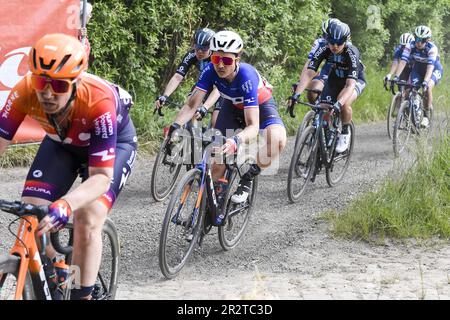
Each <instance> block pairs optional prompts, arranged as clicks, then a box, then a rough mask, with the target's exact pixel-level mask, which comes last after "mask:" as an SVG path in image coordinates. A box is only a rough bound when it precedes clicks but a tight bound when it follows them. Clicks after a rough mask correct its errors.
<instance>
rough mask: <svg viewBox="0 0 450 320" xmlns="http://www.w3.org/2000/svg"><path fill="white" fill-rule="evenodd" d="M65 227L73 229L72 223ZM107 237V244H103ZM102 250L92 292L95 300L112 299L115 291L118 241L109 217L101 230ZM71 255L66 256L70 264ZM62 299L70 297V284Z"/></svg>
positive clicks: (118, 254)
mask: <svg viewBox="0 0 450 320" xmlns="http://www.w3.org/2000/svg"><path fill="white" fill-rule="evenodd" d="M65 229H68V230H73V224H72V223H68V224H67V225H66V227H65ZM103 236H106V237H107V241H108V244H105V239H104V238H103ZM102 238H103V250H102V261H101V264H100V268H99V272H98V275H97V280H96V283H95V285H94V292H93V294H92V296H93V299H95V300H114V299H115V297H116V292H117V285H118V276H119V260H120V259H119V257H120V241H119V235H118V233H117V229H116V226H115V224H114V222H113V221H112V220H111V219H110V218H106V221H105V223H104V225H103V230H102ZM70 262H71V255H69V256H68V258H66V263H68V264H70ZM63 296H64V299H65V300H67V299H70V286H67V287H66V289H65V290H64V293H63Z"/></svg>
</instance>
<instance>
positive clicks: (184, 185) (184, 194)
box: [158, 168, 204, 279]
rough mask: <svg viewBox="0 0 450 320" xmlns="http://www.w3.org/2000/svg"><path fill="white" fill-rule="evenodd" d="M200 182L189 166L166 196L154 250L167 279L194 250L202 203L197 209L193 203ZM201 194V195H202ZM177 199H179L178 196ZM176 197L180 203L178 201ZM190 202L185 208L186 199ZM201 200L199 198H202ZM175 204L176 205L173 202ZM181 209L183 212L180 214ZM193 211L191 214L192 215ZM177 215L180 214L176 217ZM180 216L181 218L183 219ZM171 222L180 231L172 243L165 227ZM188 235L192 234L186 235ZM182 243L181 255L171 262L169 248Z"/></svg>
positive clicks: (167, 228) (200, 222)
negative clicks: (157, 243) (168, 199)
mask: <svg viewBox="0 0 450 320" xmlns="http://www.w3.org/2000/svg"><path fill="white" fill-rule="evenodd" d="M194 184H197V185H198V190H196V191H194V192H196V193H197V194H196V195H195V194H194V197H192V199H191V198H190V194H191V193H192V191H193V185H194ZM200 186H201V171H200V170H199V169H197V168H194V169H191V170H189V171H188V172H187V173H186V174H185V175H184V176H183V178H182V179H181V180H180V182H179V183H178V186H177V187H176V189H175V190H176V191H175V192H174V193H172V196H171V198H170V202H169V205H168V206H167V209H166V214H165V217H164V221H163V223H162V230H161V234H160V238H159V250H158V258H159V267H160V269H161V272H162V274H163V275H164V277H166V278H167V279H172V278H174V277H176V276H177V275H178V273H179V272H180V271H181V270H182V269H183V267H184V265H185V264H186V262H187V260H188V259H189V256H190V255H191V253H192V251H193V250H194V247H195V245H196V244H197V241H198V237H199V236H200V233H201V231H202V227H203V225H202V223H203V219H204V210H202V206H200V207H199V208H198V209H199V210H198V211H197V210H196V208H195V207H196V203H197V201H198V196H199V193H200ZM202 196H203V195H202ZM180 199H181V200H180ZM179 200H180V203H178V201H179ZM191 200H192V202H193V204H194V206H193V207H192V208H191V209H190V210H189V204H190V202H191ZM202 202H203V201H202ZM177 204H178V206H177ZM175 208H176V209H178V210H179V211H178V212H175V215H174V214H173V213H174V209H175ZM186 208H188V209H187V210H186V212H187V213H185V212H183V209H186ZM183 213H184V214H183ZM193 214H194V216H193ZM180 217H181V218H180ZM175 218H176V221H174V219H175ZM183 218H184V220H183ZM171 226H175V227H179V229H178V231H180V230H181V231H182V232H181V238H180V239H181V240H180V241H178V243H177V241H176V240H175V245H172V244H171V243H170V242H169V241H171V240H174V239H171V238H174V236H173V235H172V234H170V235H169V233H172V231H170V230H169V227H171ZM191 236H192V238H190V237H191ZM186 243H187V245H185V246H183V247H184V248H183V249H182V250H181V251H182V255H181V257H179V259H175V264H174V265H172V262H173V257H171V251H172V248H175V249H177V248H176V247H178V245H179V244H186Z"/></svg>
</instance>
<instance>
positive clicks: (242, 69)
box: [196, 63, 272, 109]
mask: <svg viewBox="0 0 450 320" xmlns="http://www.w3.org/2000/svg"><path fill="white" fill-rule="evenodd" d="M213 86H216V88H217V89H218V90H219V92H220V95H221V96H222V97H223V98H224V99H227V100H230V101H231V102H232V103H233V105H234V106H235V107H236V108H238V109H245V108H252V107H259V105H261V104H263V103H264V102H266V101H268V100H269V99H270V98H271V97H272V88H271V86H270V84H269V83H268V82H267V81H266V80H265V79H263V78H262V77H261V75H260V74H259V72H258V71H257V70H256V69H255V68H254V67H253V66H251V65H249V64H247V63H240V65H239V70H238V73H237V75H236V77H235V78H234V80H233V81H232V82H231V83H230V82H228V81H227V80H225V79H222V78H220V77H219V76H218V75H217V73H216V70H215V69H214V65H213V64H212V63H209V64H208V65H207V66H206V67H205V69H204V70H203V72H202V74H201V75H200V78H199V79H198V82H197V84H196V88H198V89H199V90H202V91H205V92H209V91H210V90H211V89H212V88H213Z"/></svg>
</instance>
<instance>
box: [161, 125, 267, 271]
mask: <svg viewBox="0 0 450 320" xmlns="http://www.w3.org/2000/svg"><path fill="white" fill-rule="evenodd" d="M214 137H215V138H214ZM197 139H199V140H200V141H201V144H202V150H203V152H202V160H201V162H200V163H199V164H197V165H196V166H195V168H192V169H191V170H189V171H188V172H187V173H186V174H185V175H184V176H183V178H182V179H181V180H180V182H179V183H178V185H177V188H176V190H175V192H174V193H173V194H172V197H171V199H170V203H169V205H168V206H167V210H166V214H165V217H164V221H163V224H162V230H161V235H160V241H159V254H158V255H159V266H160V268H161V272H162V273H163V275H164V276H165V277H166V278H168V279H171V278H174V277H175V276H177V275H178V273H179V272H180V271H181V270H182V268H183V267H184V265H185V264H186V262H187V260H188V258H189V256H190V255H191V253H192V252H193V250H194V248H196V247H197V246H201V244H202V241H203V238H204V236H205V235H206V234H207V233H208V232H209V231H210V230H211V228H212V227H213V226H216V227H218V228H219V230H218V236H219V242H220V245H221V246H222V248H223V249H224V250H231V249H233V248H235V247H236V246H237V245H238V244H239V242H240V241H241V239H242V237H243V235H244V233H245V231H246V229H247V226H248V224H249V221H250V217H251V213H252V211H253V207H254V204H255V200H256V191H257V186H258V178H257V177H255V178H254V180H253V183H252V188H251V191H250V192H249V197H248V199H247V200H246V201H245V202H243V203H240V204H236V203H234V202H232V201H231V196H232V195H233V194H234V193H235V191H236V189H237V187H238V184H239V180H240V178H241V177H242V175H243V174H244V173H246V172H247V170H248V169H249V167H250V165H251V164H250V158H247V159H246V160H245V161H243V163H242V164H241V165H239V164H238V162H237V161H225V163H226V171H225V175H224V179H222V182H219V184H218V185H219V187H217V186H216V188H215V186H214V183H213V180H212V173H211V165H210V163H211V159H212V158H215V154H214V153H212V152H211V150H212V149H213V147H214V145H217V147H218V146H219V145H221V143H218V141H222V142H223V139H224V138H223V137H221V136H220V137H219V136H218V135H217V134H210V135H209V134H203V133H202V134H201V136H200V137H199V138H197ZM215 141H216V143H214V142H215ZM219 181H220V180H219Z"/></svg>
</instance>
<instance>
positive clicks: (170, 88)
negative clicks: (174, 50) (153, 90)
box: [163, 73, 183, 97]
mask: <svg viewBox="0 0 450 320" xmlns="http://www.w3.org/2000/svg"><path fill="white" fill-rule="evenodd" d="M181 81H183V76H182V75H181V74H178V73H175V74H174V75H173V76H172V78H170V81H169V83H168V84H167V86H166V89H165V90H164V93H163V95H165V96H167V97H169V96H170V95H171V94H172V93H173V92H174V91H175V90H176V89H177V88H178V86H179V85H180V83H181Z"/></svg>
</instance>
